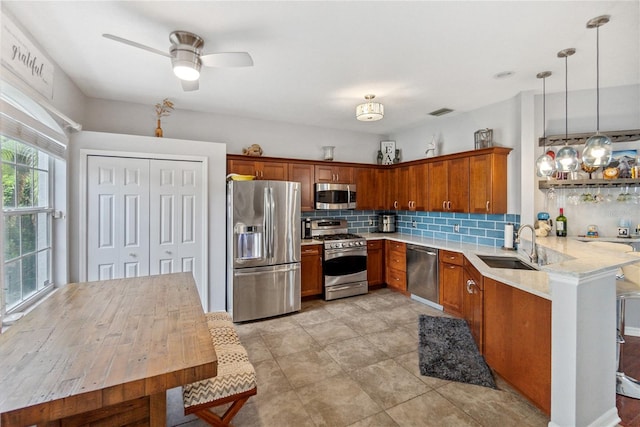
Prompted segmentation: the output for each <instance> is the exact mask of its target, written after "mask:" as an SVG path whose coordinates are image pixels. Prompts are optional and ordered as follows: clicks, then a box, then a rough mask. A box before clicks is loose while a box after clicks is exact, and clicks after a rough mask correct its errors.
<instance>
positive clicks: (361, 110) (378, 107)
mask: <svg viewBox="0 0 640 427" xmlns="http://www.w3.org/2000/svg"><path fill="white" fill-rule="evenodd" d="M375 97H376V96H375V95H373V94H369V95H365V96H364V99H366V100H367V102H365V103H364V104H360V105H358V106H357V107H356V119H358V120H360V121H361V122H375V121H376V120H380V119H382V118H383V117H384V105H382V104H381V103H379V102H373V101H372V100H373V98H375Z"/></svg>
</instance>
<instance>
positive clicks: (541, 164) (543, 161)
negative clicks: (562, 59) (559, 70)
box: [536, 71, 556, 177]
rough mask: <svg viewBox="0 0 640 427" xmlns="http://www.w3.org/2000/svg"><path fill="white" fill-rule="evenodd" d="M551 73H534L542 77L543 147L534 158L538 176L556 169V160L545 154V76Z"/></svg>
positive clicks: (550, 173)
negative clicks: (538, 155)
mask: <svg viewBox="0 0 640 427" xmlns="http://www.w3.org/2000/svg"><path fill="white" fill-rule="evenodd" d="M550 75H551V71H543V72H541V73H538V74H537V75H536V77H537V78H539V79H542V140H543V141H544V142H543V147H544V148H543V149H542V155H541V156H540V157H538V159H537V160H536V174H537V175H538V176H540V177H543V176H551V175H553V173H554V172H555V171H556V162H555V160H554V159H552V158H551V156H550V155H548V154H547V117H546V111H547V99H546V93H547V89H546V82H545V80H546V78H547V77H549V76H550Z"/></svg>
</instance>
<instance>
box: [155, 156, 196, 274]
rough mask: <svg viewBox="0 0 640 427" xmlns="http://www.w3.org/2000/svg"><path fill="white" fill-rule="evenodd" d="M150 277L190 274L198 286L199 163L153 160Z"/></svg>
mask: <svg viewBox="0 0 640 427" xmlns="http://www.w3.org/2000/svg"><path fill="white" fill-rule="evenodd" d="M150 182H151V187H150V194H151V196H150V211H151V214H150V215H149V228H150V236H149V238H150V267H149V270H150V274H166V273H175V272H186V271H190V272H192V273H193V277H194V278H195V280H196V283H198V284H200V283H202V277H201V274H202V266H201V265H200V263H201V262H202V239H203V231H204V230H203V227H202V224H203V218H202V217H201V216H202V214H201V212H202V197H200V195H201V194H202V163H201V162H189V161H172V160H153V161H151V168H150Z"/></svg>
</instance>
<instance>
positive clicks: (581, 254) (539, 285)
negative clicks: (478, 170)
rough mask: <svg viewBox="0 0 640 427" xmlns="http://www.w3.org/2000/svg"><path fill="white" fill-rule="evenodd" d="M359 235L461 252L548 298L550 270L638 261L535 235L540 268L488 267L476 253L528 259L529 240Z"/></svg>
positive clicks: (492, 274) (490, 273) (583, 270)
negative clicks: (515, 246) (507, 245)
mask: <svg viewBox="0 0 640 427" xmlns="http://www.w3.org/2000/svg"><path fill="white" fill-rule="evenodd" d="M362 236H363V237H365V238H366V239H368V240H376V239H389V240H396V241H399V242H404V243H409V244H416V245H420V246H429V247H433V248H436V249H445V250H450V251H454V252H461V253H463V254H464V256H465V257H466V258H467V259H468V260H469V262H471V264H473V266H474V267H475V268H476V269H477V270H478V271H479V272H480V274H482V275H483V276H485V277H489V278H492V279H494V280H498V281H500V282H502V283H506V284H508V285H510V286H513V287H515V288H518V289H521V290H523V291H525V292H529V293H531V294H534V295H537V296H539V297H542V298H545V299H549V300H550V299H551V295H550V290H549V277H548V274H547V273H550V272H554V273H559V274H567V275H572V276H577V277H584V276H587V275H590V274H595V273H598V272H601V271H605V270H611V269H617V268H619V267H621V266H623V265H628V264H633V263H638V262H639V259H638V257H637V256H634V255H631V254H625V253H621V252H617V251H611V250H610V249H607V248H602V247H598V245H592V244H591V243H586V242H580V241H578V240H576V239H573V238H558V237H543V238H537V239H536V243H537V244H538V253H539V254H540V256H543V257H544V258H546V259H547V262H548V264H547V265H543V266H542V267H540V270H539V271H535V270H513V269H503V268H491V267H489V266H487V265H486V264H485V263H484V262H483V261H482V260H481V259H480V258H478V255H498V256H518V257H519V258H521V259H522V260H523V261H525V262H528V261H529V259H528V256H527V255H526V252H527V247H526V246H527V243H528V246H529V247H530V246H531V243H530V242H527V241H524V240H525V238H523V241H524V242H523V244H522V246H523V249H521V250H519V251H518V252H516V251H513V250H508V249H502V248H494V247H490V246H481V245H474V244H468V243H461V242H450V241H446V240H438V239H431V238H424V237H417V236H411V235H407V234H401V233H382V234H381V233H364V234H362ZM618 282H620V283H619V285H621V286H624V287H627V288H629V287H631V289H633V287H634V286H635V287H636V288H638V289H639V290H640V287H638V285H637V284H634V283H631V282H629V281H618Z"/></svg>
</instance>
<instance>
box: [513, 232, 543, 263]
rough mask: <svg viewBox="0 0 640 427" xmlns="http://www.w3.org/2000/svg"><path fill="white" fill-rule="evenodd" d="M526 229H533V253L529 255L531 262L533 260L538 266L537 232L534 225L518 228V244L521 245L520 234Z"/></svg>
mask: <svg viewBox="0 0 640 427" xmlns="http://www.w3.org/2000/svg"><path fill="white" fill-rule="evenodd" d="M525 228H530V229H531V253H530V254H529V260H531V262H532V263H534V264H537V263H538V254H537V252H536V230H535V229H534V228H533V226H532V225H529V224H523V225H521V226H520V228H518V233H517V234H516V244H520V233H522V230H523V229H525Z"/></svg>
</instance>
